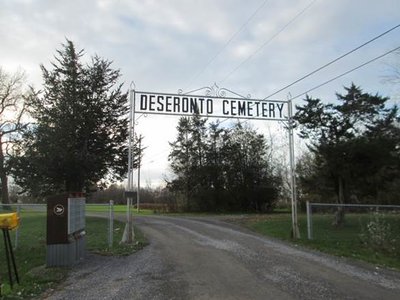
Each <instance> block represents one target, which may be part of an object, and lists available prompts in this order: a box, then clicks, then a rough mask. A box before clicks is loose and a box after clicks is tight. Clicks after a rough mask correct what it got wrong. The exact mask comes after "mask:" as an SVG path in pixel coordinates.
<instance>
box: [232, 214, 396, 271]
mask: <svg viewBox="0 0 400 300" xmlns="http://www.w3.org/2000/svg"><path fill="white" fill-rule="evenodd" d="M332 221H333V216H332V215H313V239H312V240H308V239H307V220H306V216H305V215H299V225H300V234H301V238H300V239H298V240H296V241H293V240H292V239H291V235H290V232H291V215H290V214H271V215H254V216H248V217H245V218H243V219H241V220H240V221H239V222H240V223H241V224H242V225H244V226H246V227H248V228H250V229H252V230H254V231H256V232H259V233H261V234H264V235H267V236H271V237H275V238H278V239H283V240H287V241H291V242H294V243H296V244H299V245H303V246H306V247H310V248H313V249H316V250H319V251H322V252H326V253H330V254H333V255H337V256H343V257H350V258H354V259H358V260H362V261H366V262H369V263H372V264H376V265H379V266H386V267H390V268H395V269H398V270H400V234H399V232H400V215H399V214H397V215H391V216H385V217H384V218H383V219H382V220H381V221H379V220H378V226H377V227H378V229H381V231H384V232H377V230H376V227H375V228H372V229H373V231H372V232H371V227H370V228H369V229H368V227H367V225H368V224H371V222H375V221H376V217H375V216H373V215H368V214H347V215H346V217H345V223H344V225H343V226H341V227H334V226H333V225H332ZM379 222H380V224H381V226H380V225H379ZM375 224H376V223H375ZM379 226H380V227H381V228H379ZM382 235H384V236H383V237H382Z"/></svg>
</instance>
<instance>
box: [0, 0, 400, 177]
mask: <svg viewBox="0 0 400 300" xmlns="http://www.w3.org/2000/svg"><path fill="white" fill-rule="evenodd" d="M310 2H311V0H301V1H299V0H286V1H268V3H267V4H266V5H265V6H264V7H263V8H262V9H261V10H260V11H259V12H258V13H257V15H256V16H255V17H254V18H253V19H252V20H251V21H250V22H249V23H248V24H247V26H246V27H245V28H244V30H242V31H241V32H240V33H239V34H237V36H235V38H234V40H232V42H231V43H230V44H229V45H228V46H227V47H226V49H224V51H222V52H221V53H220V55H219V56H218V57H216V59H215V60H214V61H213V62H212V64H210V65H209V66H208V67H207V68H206V69H205V70H204V72H202V73H201V74H200V75H198V76H195V75H196V74H198V72H199V71H200V70H202V69H204V67H205V66H206V64H207V63H208V62H209V61H210V59H211V58H213V57H214V56H215V54H216V53H217V52H218V51H219V50H220V49H221V48H222V47H223V46H224V45H225V44H226V42H227V41H228V39H229V38H230V37H231V36H232V35H233V34H234V33H235V32H237V31H238V29H239V28H241V26H242V24H243V23H244V22H245V21H246V20H247V19H248V18H249V16H250V15H252V13H253V12H254V10H255V9H256V8H257V7H259V6H260V4H261V3H262V0H258V1H255V0H253V1H241V0H234V1H233V0H229V1H228V0H219V1H215V0H203V1H194V0H192V1H188V0H164V1H163V0H158V1H155V0H153V1H150V0H142V1H139V0H136V1H129V0H120V1H112V0H98V1H95V0H86V1H78V0H70V1H50V0H36V1H28V0H25V1H15V0H5V1H2V9H1V10H0V38H1V47H0V65H1V66H2V67H4V68H5V69H6V70H7V71H9V72H12V71H15V70H16V69H17V68H18V67H22V68H23V69H25V70H26V71H27V75H28V78H29V80H30V82H32V83H34V84H35V85H36V86H39V85H40V82H41V74H40V69H39V64H41V63H43V64H45V65H46V66H50V61H52V60H53V56H54V54H55V51H56V49H59V48H60V44H61V43H63V42H64V41H65V37H67V38H69V39H71V40H73V41H74V42H75V44H76V47H77V48H79V49H81V48H84V49H85V50H86V53H87V57H89V56H90V55H93V54H95V53H96V54H98V55H100V56H102V57H105V58H107V59H109V60H112V61H114V67H115V68H120V69H121V71H122V73H123V75H124V76H123V78H122V79H123V81H125V82H126V85H125V86H126V88H128V85H129V83H130V82H131V81H132V80H134V81H135V83H136V85H137V88H138V89H140V90H149V91H151V90H153V91H165V92H176V91H177V90H178V89H179V88H185V87H186V86H187V85H190V87H193V88H196V87H201V86H204V85H211V84H213V83H214V82H217V83H219V82H220V81H221V80H222V79H223V78H225V77H226V76H227V75H228V74H229V73H230V72H231V71H232V70H234V69H235V68H236V67H237V66H238V65H239V64H240V63H241V62H243V61H244V60H245V59H246V58H247V57H249V56H250V55H252V54H254V53H255V51H256V50H257V49H258V48H259V47H260V46H261V45H263V44H264V43H266V42H267V41H268V40H269V39H270V38H271V37H272V36H273V35H275V34H276V33H277V32H278V31H279V30H281V29H282V28H283V26H285V24H287V22H289V21H290V20H291V19H292V18H293V17H294V16H295V15H296V14H297V13H298V12H299V11H301V9H303V8H304V7H305V6H306V5H308V4H309V3H310ZM399 6H400V3H399V1H398V0H381V1H375V0H355V1H348V0H337V1H321V0H320V1H316V2H315V3H314V4H313V5H312V6H311V7H310V9H309V10H307V12H305V13H304V14H303V15H302V16H301V17H299V18H298V19H297V20H296V21H295V22H293V24H291V25H290V26H288V27H287V28H286V29H285V30H284V31H283V32H281V33H280V34H279V35H278V36H277V37H275V38H274V39H273V40H272V41H271V42H269V43H268V44H267V45H266V46H265V47H263V48H262V49H260V51H259V52H257V53H256V54H255V55H253V56H252V58H251V59H250V60H248V61H246V63H244V64H243V65H242V66H241V67H240V68H238V69H237V71H235V72H234V73H232V75H231V76H230V77H229V78H228V79H227V80H226V81H225V82H223V84H222V86H223V87H227V88H230V89H232V90H234V91H237V92H239V93H241V94H248V93H250V94H252V96H253V97H256V98H262V97H265V96H266V95H268V94H270V93H271V92H273V91H275V90H277V89H279V88H281V87H283V86H284V85H286V84H288V83H291V82H293V81H294V80H296V79H298V78H299V77H301V76H303V75H305V74H307V73H308V72H310V71H312V70H314V69H315V68H317V67H319V66H321V65H322V64H324V63H326V62H328V61H330V60H332V59H333V58H336V57H338V56H339V55H341V54H343V53H344V52H346V51H348V50H350V49H352V48H354V47H356V46H358V45H360V44H361V43H363V42H365V41H367V40H368V39H370V38H372V37H373V36H375V35H377V34H379V33H381V32H383V31H385V30H387V29H388V28H390V27H392V26H394V25H397V24H398V20H400V7H399ZM399 41H400V29H397V30H396V31H394V32H392V33H391V34H388V35H387V36H386V37H384V38H382V39H380V40H379V41H376V42H374V43H373V44H371V45H369V46H367V47H365V48H363V49H361V50H360V51H357V52H356V53H354V54H352V55H351V56H349V57H348V58H346V59H343V60H341V61H340V62H338V63H337V64H335V65H333V66H331V67H329V68H327V69H326V70H324V71H321V72H319V73H318V74H316V75H314V76H312V77H310V78H308V79H307V80H304V81H302V82H301V83H299V84H297V85H295V86H293V87H291V88H290V89H287V90H284V91H282V92H281V93H279V94H277V95H276V97H277V98H279V99H285V98H286V97H287V94H288V92H290V93H292V95H295V94H297V93H301V92H303V91H306V90H307V89H309V88H312V87H313V86H315V85H317V84H319V83H322V82H323V81H325V80H328V79H330V78H332V77H334V76H336V75H338V74H340V73H342V72H344V71H347V70H348V69H350V68H352V67H355V66H357V65H359V64H361V63H363V62H365V61H367V60H368V59H371V58H373V57H375V56H377V55H379V54H381V53H383V52H385V51H387V50H389V49H391V48H394V47H396V46H400V44H399ZM397 59H398V58H397ZM385 72H386V69H385V67H384V65H383V64H382V63H381V62H376V63H374V64H371V65H369V66H368V67H366V68H364V69H361V70H359V71H357V72H354V73H353V74H351V75H348V76H346V77H344V78H342V79H340V80H337V81H335V82H333V83H331V84H329V85H327V86H325V87H323V88H320V89H318V90H315V91H313V92H312V95H313V96H315V97H322V98H324V99H329V98H332V97H334V92H335V91H339V92H340V91H341V90H342V86H344V85H348V84H349V83H350V82H351V81H354V82H355V83H356V84H359V85H361V86H362V87H363V88H364V89H365V90H366V91H370V92H380V93H382V94H384V95H390V94H391V93H394V92H393V89H392V87H391V86H389V85H385V84H383V83H382V80H381V79H382V76H383V75H385ZM189 83H190V84H189ZM176 121H177V119H176V118H172V117H168V118H164V117H148V118H147V119H141V120H140V122H139V125H138V126H137V129H138V130H139V133H142V134H144V135H145V143H146V144H147V146H148V149H147V150H146V156H147V155H148V159H150V160H151V157H154V159H153V160H157V164H156V168H155V167H154V163H152V164H149V167H148V168H149V171H148V174H151V175H149V176H151V177H152V178H153V179H154V182H155V178H156V177H157V176H156V175H155V173H156V172H157V169H158V174H159V175H158V177H157V178H161V177H162V175H161V174H163V173H165V169H166V167H167V161H166V159H167V155H168V150H169V148H168V141H172V140H173V139H174V137H175V126H176ZM260 127H261V128H262V127H263V126H260ZM160 151H161V152H163V154H161V155H160V154H159V153H160ZM146 159H147V158H146ZM144 168H146V166H144ZM144 171H145V170H144ZM143 180H144V182H145V180H146V179H145V178H144V179H143Z"/></svg>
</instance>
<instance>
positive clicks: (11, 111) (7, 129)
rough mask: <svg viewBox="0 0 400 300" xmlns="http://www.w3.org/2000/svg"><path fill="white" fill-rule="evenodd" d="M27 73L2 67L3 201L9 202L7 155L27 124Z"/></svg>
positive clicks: (0, 146)
mask: <svg viewBox="0 0 400 300" xmlns="http://www.w3.org/2000/svg"><path fill="white" fill-rule="evenodd" d="M24 83H25V73H24V72H22V71H17V72H15V73H14V74H10V73H7V72H6V71H4V70H3V69H2V68H1V67H0V181H1V201H2V203H9V196H8V178H7V175H8V167H7V157H8V155H9V151H10V150H11V147H12V145H13V143H14V142H15V141H16V139H17V138H18V136H19V134H20V133H21V132H22V130H23V129H24V128H25V127H26V126H27V124H26V123H25V124H23V123H22V117H23V115H24V113H25V101H24V98H25V97H24V89H23V85H24Z"/></svg>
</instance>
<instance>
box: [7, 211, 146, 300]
mask: <svg viewBox="0 0 400 300" xmlns="http://www.w3.org/2000/svg"><path fill="white" fill-rule="evenodd" d="M123 229H124V224H123V223H121V222H118V221H115V222H114V243H113V247H112V248H109V247H108V239H107V237H108V220H107V219H104V218H97V217H88V218H86V232H87V236H86V243H87V249H88V250H89V251H91V252H95V253H99V254H102V255H129V254H131V253H133V252H135V251H137V250H138V249H141V248H142V247H144V246H145V245H146V241H145V239H144V237H143V235H142V233H141V232H138V231H136V229H135V234H136V236H135V237H136V243H135V244H133V245H126V244H119V241H120V240H121V238H122V234H123ZM1 235H2V233H1ZM10 235H11V242H12V243H13V245H14V241H15V240H14V239H15V231H12V232H11V234H10ZM2 239H3V238H2V237H1V241H0V243H1V245H0V266H1V268H0V282H1V284H2V295H3V298H2V299H26V298H32V297H37V296H38V295H40V294H41V293H43V291H45V290H46V289H48V288H51V287H54V286H55V285H57V283H59V282H61V281H62V280H64V279H65V277H66V275H67V273H68V268H45V263H46V261H45V260H46V258H45V257H46V214H45V213H43V212H22V213H21V224H20V227H19V239H18V247H17V249H16V250H15V252H14V253H15V257H16V263H17V269H18V273H19V277H20V284H19V285H18V284H15V285H14V288H13V289H12V290H11V288H10V285H9V281H8V273H7V267H6V258H5V253H4V245H3V241H2Z"/></svg>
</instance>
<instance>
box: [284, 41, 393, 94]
mask: <svg viewBox="0 0 400 300" xmlns="http://www.w3.org/2000/svg"><path fill="white" fill-rule="evenodd" d="M399 49H400V46H399V47H397V48H394V49H392V50H390V51H388V52H385V53H384V54H381V55H379V56H377V57H375V58H373V59H371V60H369V61H367V62H365V63H363V64H361V65H359V66H357V67H355V68H353V69H351V70H349V71H347V72H344V73H342V74H340V75H338V76H336V77H334V78H332V79H329V80H327V81H325V82H324V83H321V84H319V85H317V86H315V87H313V88H311V89H309V90H308V91H306V92H303V93H301V94H298V95H297V96H294V97H292V98H290V99H291V100H293V99H296V98H299V97H301V96H303V95H305V94H307V93H309V92H311V91H313V90H316V89H318V88H320V87H321V86H324V85H326V84H328V83H330V82H332V81H334V80H336V79H339V78H340V77H343V76H345V75H347V74H349V73H351V72H353V71H355V70H358V69H360V68H362V67H364V66H366V65H368V64H370V63H372V62H374V61H376V60H378V59H380V58H382V57H384V56H386V55H388V54H390V53H393V52H395V51H396V50H399Z"/></svg>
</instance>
